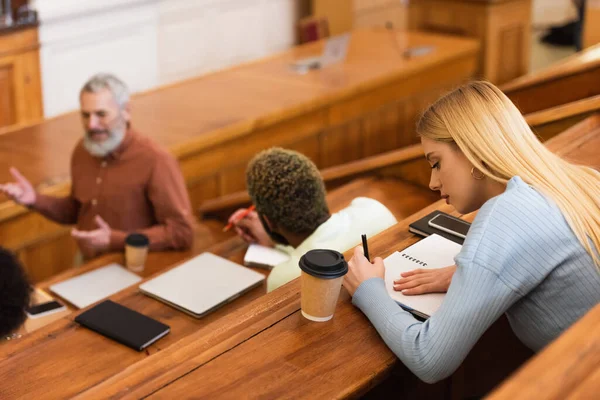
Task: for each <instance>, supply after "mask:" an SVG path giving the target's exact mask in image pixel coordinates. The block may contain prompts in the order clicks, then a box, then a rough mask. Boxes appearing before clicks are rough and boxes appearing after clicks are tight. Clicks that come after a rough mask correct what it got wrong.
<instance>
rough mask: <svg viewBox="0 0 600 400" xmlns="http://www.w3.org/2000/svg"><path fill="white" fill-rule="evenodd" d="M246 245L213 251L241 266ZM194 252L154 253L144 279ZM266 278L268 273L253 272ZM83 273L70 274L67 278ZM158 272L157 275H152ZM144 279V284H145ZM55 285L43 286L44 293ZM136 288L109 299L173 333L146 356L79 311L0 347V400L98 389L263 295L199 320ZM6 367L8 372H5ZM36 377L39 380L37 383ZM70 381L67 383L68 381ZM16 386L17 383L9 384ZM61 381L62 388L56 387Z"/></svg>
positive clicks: (113, 258) (254, 293) (115, 257)
mask: <svg viewBox="0 0 600 400" xmlns="http://www.w3.org/2000/svg"><path fill="white" fill-rule="evenodd" d="M246 248H247V245H246V244H245V243H244V242H243V241H242V240H241V239H238V238H234V239H230V240H228V241H226V242H224V243H221V244H219V245H217V246H214V247H213V248H211V249H209V251H211V252H213V253H215V254H219V255H221V256H223V257H225V258H228V259H230V260H231V261H234V262H237V263H239V264H243V256H244V254H245V250H246ZM192 255H193V254H192V252H164V253H151V254H150V255H149V258H148V261H147V268H146V269H145V270H144V272H143V273H142V274H141V275H143V276H145V277H147V279H148V278H149V277H152V276H153V275H158V273H160V272H161V271H162V272H164V270H165V267H166V266H168V265H171V264H173V263H175V265H176V264H177V263H178V262H181V261H183V260H184V259H186V258H188V257H190V256H192ZM123 261H124V260H123V256H122V255H120V254H110V255H107V256H104V257H101V258H99V259H97V260H94V261H93V262H92V263H90V264H88V265H86V266H85V267H84V269H83V271H87V270H91V269H95V268H98V267H100V266H103V265H106V264H107V263H111V262H120V263H123ZM254 270H255V271H257V272H262V273H266V271H265V270H261V269H258V268H256V269H254ZM83 271H73V272H72V271H69V274H64V275H61V278H62V279H64V278H65V277H68V276H69V275H71V274H72V275H76V274H79V273H82V272H83ZM154 272H158V273H154ZM62 279H61V280H62ZM147 279H146V280H147ZM52 283H54V281H53V280H52V281H48V282H45V283H44V284H43V285H41V288H40V289H45V288H47V287H48V286H49V285H51V284H52ZM137 287H138V285H134V286H131V287H129V288H128V289H125V290H123V291H121V292H119V293H118V294H116V295H114V296H111V297H110V298H111V299H112V300H113V301H115V302H118V303H120V304H122V305H124V306H126V307H129V308H131V309H133V310H136V311H138V312H141V313H143V314H145V315H147V316H149V317H151V318H155V319H158V320H160V321H161V322H164V323H166V324H168V325H169V326H170V327H171V332H170V333H169V334H168V335H167V336H165V337H164V338H163V339H161V340H159V341H158V342H157V343H156V344H154V345H152V346H150V347H148V348H147V349H146V350H145V351H142V352H136V351H133V350H131V349H130V348H128V347H126V346H123V345H121V344H119V343H117V342H114V341H112V340H110V339H108V338H105V337H104V336H102V335H99V334H97V333H95V332H93V331H91V330H88V329H86V328H83V327H80V326H79V325H78V324H77V323H75V322H74V321H73V320H74V318H75V317H76V316H77V315H79V313H80V312H81V311H75V312H72V313H71V314H70V315H69V316H68V317H66V318H63V319H61V320H59V321H56V322H54V323H52V324H50V325H48V326H45V327H43V328H41V329H39V330H37V331H35V332H32V333H30V334H27V335H25V336H23V337H22V338H21V339H19V340H18V341H11V342H5V343H2V344H0V370H4V371H3V372H0V375H3V377H2V378H0V381H1V382H2V384H0V398H3V399H4V398H12V397H19V396H27V397H32V398H45V397H53V398H66V397H70V396H74V395H76V394H77V393H79V392H80V391H82V390H84V389H87V388H89V387H91V386H94V385H96V384H98V383H100V382H102V381H103V380H105V379H107V378H109V377H110V376H112V375H114V374H116V373H118V372H120V371H122V370H123V369H125V368H127V367H130V366H131V365H133V364H135V363H136V362H138V361H140V360H142V359H144V358H146V357H148V356H149V355H151V354H154V353H157V352H160V351H161V350H162V349H165V348H166V347H168V346H171V345H173V344H174V343H176V342H177V341H178V340H180V339H181V338H183V337H185V336H187V335H189V334H192V333H194V332H196V331H198V330H199V329H202V328H204V327H207V326H208V327H210V329H209V330H208V331H212V330H214V329H218V328H217V327H215V326H213V325H211V324H212V323H213V322H214V321H216V320H218V319H220V318H222V317H223V316H225V315H227V314H229V313H231V312H232V311H233V310H235V309H237V308H240V307H243V306H244V305H246V304H248V303H250V302H252V301H253V300H254V299H256V298H258V297H260V296H262V295H263V294H264V293H265V290H266V289H265V288H266V285H264V284H263V285H261V286H259V287H257V288H255V289H253V290H251V291H250V292H248V293H246V294H245V295H243V296H242V297H240V298H238V299H236V301H235V302H232V303H230V304H228V305H225V306H224V307H222V308H220V309H219V310H217V311H216V312H214V313H212V314H210V315H208V316H206V317H204V318H201V319H195V318H193V317H191V316H188V315H187V314H185V313H182V312H180V311H178V310H176V309H174V308H172V307H170V306H167V305H166V304H163V303H161V302H159V301H157V300H154V299H151V298H149V297H147V296H145V295H143V294H142V293H140V292H139V291H138V288H137ZM5 368H6V369H5ZM33 377H36V378H35V379H33ZM66 377H68V383H67V381H66V379H67V378H66ZM9 382H13V383H14V385H13V383H9ZM57 382H61V384H59V385H58V384H56V383H57Z"/></svg>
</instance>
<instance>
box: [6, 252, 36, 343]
mask: <svg viewBox="0 0 600 400" xmlns="http://www.w3.org/2000/svg"><path fill="white" fill-rule="evenodd" d="M30 295H31V286H30V285H29V280H28V279H27V275H26V274H25V271H24V270H23V268H22V267H21V264H20V263H19V261H18V260H17V258H16V257H15V256H14V255H13V254H12V253H11V252H10V251H8V250H6V249H3V248H1V247H0V335H1V336H5V335H8V334H9V333H11V332H13V331H14V330H15V329H17V328H18V327H20V326H21V325H22V324H23V322H25V310H26V308H27V307H28V306H29V299H30Z"/></svg>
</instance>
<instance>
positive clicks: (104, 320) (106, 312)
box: [75, 300, 171, 351]
mask: <svg viewBox="0 0 600 400" xmlns="http://www.w3.org/2000/svg"><path fill="white" fill-rule="evenodd" d="M75 322H78V323H80V324H81V325H83V326H85V327H87V328H90V329H91V330H94V331H96V332H98V333H100V334H102V335H104V336H106V337H108V338H110V339H113V340H116V341H117V342H120V343H123V344H124V345H126V346H129V347H131V348H133V349H135V350H137V351H142V350H143V349H145V348H146V347H148V346H150V345H151V344H152V343H154V342H156V341H157V340H158V339H160V338H161V337H163V336H165V335H166V334H167V333H169V332H170V331H171V328H169V326H168V325H165V324H163V323H161V322H158V321H156V320H154V319H152V318H150V317H147V316H145V315H143V314H140V313H138V312H137V311H133V310H131V309H129V308H127V307H123V306H122V305H120V304H117V303H114V302H112V301H110V300H106V301H103V302H102V303H100V304H98V305H97V306H95V307H93V308H90V309H89V310H87V311H85V312H83V313H81V314H79V315H78V316H77V317H76V318H75Z"/></svg>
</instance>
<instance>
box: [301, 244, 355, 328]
mask: <svg viewBox="0 0 600 400" xmlns="http://www.w3.org/2000/svg"><path fill="white" fill-rule="evenodd" d="M298 265H299V266H300V269H301V270H302V273H301V276H300V287H301V292H300V293H301V294H300V305H301V307H302V315H303V316H304V317H305V318H307V319H309V320H311V321H316V322H324V321H329V320H330V319H331V318H333V314H334V312H335V306H336V304H337V300H338V297H339V295H340V290H341V288H342V281H343V280H344V275H346V273H347V272H348V264H347V263H346V260H344V256H343V255H342V254H340V253H339V252H337V251H335V250H325V249H317V250H311V251H309V252H307V253H306V254H304V255H303V256H302V258H300V262H299V263H298Z"/></svg>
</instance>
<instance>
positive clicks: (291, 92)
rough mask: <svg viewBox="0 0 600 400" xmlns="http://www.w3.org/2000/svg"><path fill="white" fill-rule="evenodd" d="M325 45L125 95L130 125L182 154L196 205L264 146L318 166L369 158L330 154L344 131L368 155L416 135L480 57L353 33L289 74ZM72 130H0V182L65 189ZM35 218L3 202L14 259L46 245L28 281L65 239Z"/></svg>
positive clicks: (472, 46)
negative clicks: (340, 55)
mask: <svg viewBox="0 0 600 400" xmlns="http://www.w3.org/2000/svg"><path fill="white" fill-rule="evenodd" d="M399 42H402V43H411V44H412V45H424V44H431V45H434V46H435V47H436V51H435V52H433V53H431V54H428V55H425V56H422V57H416V58H413V59H405V58H403V57H402V55H401V54H400V53H398V51H397V43H399ZM323 45H324V43H323V42H316V43H310V44H307V45H304V46H299V47H297V48H294V49H291V50H289V51H287V52H284V53H282V54H279V55H276V56H273V57H270V58H268V59H266V60H263V61H258V62H254V63H249V64H245V65H243V66H239V67H235V68H232V69H230V70H227V71H222V72H219V73H215V74H211V75H208V76H206V77H202V78H199V79H192V80H190V81H187V82H185V83H181V84H176V85H172V86H169V87H167V88H163V89H159V90H155V91H152V92H149V93H146V94H142V95H139V96H135V97H134V99H133V122H134V126H135V128H136V129H138V130H139V131H140V132H142V133H143V134H145V135H148V136H150V137H152V138H153V139H155V140H156V141H157V142H158V143H160V144H161V145H163V146H166V147H167V148H169V149H170V151H171V152H172V153H173V154H174V155H175V156H176V157H177V158H178V159H179V163H180V166H181V169H182V172H183V175H184V177H185V180H186V183H187V185H188V187H189V190H190V196H191V199H192V202H193V203H192V204H193V206H194V207H197V206H199V205H200V204H201V202H202V201H204V200H207V199H211V198H216V197H220V196H223V195H227V194H229V193H234V192H237V191H239V190H241V189H244V187H245V178H244V175H245V173H244V172H245V167H246V165H247V163H248V161H249V160H250V159H251V158H252V157H253V156H254V155H255V154H256V153H257V152H258V151H260V150H263V149H266V148H269V147H272V146H281V147H288V148H292V149H296V150H299V151H301V152H303V153H305V154H306V155H307V156H309V157H310V158H311V159H313V160H314V161H315V162H316V163H317V165H319V166H320V167H322V166H323V165H325V164H327V165H329V166H332V165H336V163H338V162H345V161H351V160H354V159H358V158H360V157H364V156H365V155H366V154H367V152H366V151H364V150H363V148H362V147H360V148H359V151H354V150H353V151H344V150H343V149H341V148H338V147H337V144H340V143H343V144H344V146H345V148H346V149H349V148H350V146H353V145H352V143H351V142H346V139H345V138H344V136H343V133H340V132H342V131H348V132H351V135H354V136H352V138H353V139H352V140H354V139H356V135H359V137H358V140H359V142H361V143H363V144H364V141H365V137H366V136H365V135H367V133H368V135H369V138H370V141H371V142H372V143H373V144H374V145H376V146H375V147H373V148H371V149H370V150H369V152H370V153H375V152H381V151H384V149H385V150H390V149H392V148H393V147H394V146H395V145H398V144H399V143H405V142H407V141H410V140H414V134H413V133H412V126H414V121H413V119H412V117H407V115H408V114H406V110H407V109H408V108H410V109H414V111H415V112H417V111H420V110H419V107H420V105H421V104H422V103H421V101H422V100H421V98H422V97H423V96H425V97H428V98H433V97H436V96H438V95H439V94H440V93H441V92H442V91H444V90H445V89H446V88H448V87H452V86H455V85H457V84H459V83H461V82H464V81H465V80H467V79H468V78H469V77H471V76H472V75H473V73H474V71H475V69H476V63H477V54H478V53H477V52H478V45H477V43H476V42H475V41H473V40H468V39H463V38H450V37H444V36H439V35H432V34H423V33H416V32H412V33H401V32H393V31H389V30H382V31H378V30H368V31H355V32H353V33H352V39H351V43H350V47H349V49H348V57H347V59H346V61H345V62H344V63H343V64H338V65H332V66H330V67H328V68H325V69H323V70H319V71H311V72H310V73H308V74H305V75H298V74H295V73H294V72H293V71H291V69H290V68H289V65H290V63H291V62H293V60H296V59H298V58H303V57H307V56H311V55H314V54H318V53H319V52H321V51H322V48H323ZM399 104H400V105H401V106H400V108H398V105H399ZM403 107H406V108H403ZM367 121H368V122H367ZM405 124H407V127H409V128H408V129H407V128H405V127H404V125H405ZM357 130H359V131H360V132H358V131H357ZM330 134H331V135H333V136H331V140H329V139H328V137H329V135H330ZM81 135H82V132H81V123H80V120H79V115H78V113H76V112H75V113H70V114H66V115H64V116H61V117H57V118H54V119H52V120H49V121H45V122H44V123H41V124H36V125H32V126H30V127H27V128H22V129H14V130H9V131H6V132H4V134H2V135H0V153H1V157H0V182H5V181H10V180H12V178H11V176H10V175H9V173H8V168H9V167H10V166H16V167H18V168H19V169H20V170H21V172H22V173H23V174H24V175H25V176H26V177H28V178H29V179H30V180H31V181H32V183H33V184H34V185H35V186H36V187H38V188H40V187H44V188H45V189H44V191H45V193H47V194H51V195H52V194H63V195H64V194H66V193H68V192H69V184H68V179H67V177H68V176H69V158H68V157H65V155H66V154H70V153H71V151H72V149H73V147H74V146H75V144H76V143H77V141H79V140H80V138H81ZM403 135H409V136H410V139H407V138H404V137H403ZM56 138H60V140H56ZM342 151H343V155H342V154H341V152H342ZM3 200H4V199H3ZM33 216H35V217H33ZM31 218H33V219H31ZM35 218H41V217H39V216H37V215H35V214H32V213H31V212H29V210H27V209H25V208H23V207H19V206H16V205H14V204H13V203H12V202H8V201H0V221H2V222H1V223H0V239H2V238H6V240H7V243H9V244H10V248H11V249H13V250H15V251H19V252H23V254H26V253H30V252H32V254H40V257H41V255H42V254H45V253H46V251H44V252H42V251H38V250H36V248H37V247H40V248H42V247H43V248H45V249H47V250H48V252H47V254H48V255H49V256H48V259H47V261H46V263H45V264H44V266H42V265H40V266H39V268H46V271H45V272H42V271H40V272H38V273H36V274H34V276H48V274H49V273H51V272H54V271H57V270H59V269H60V268H65V267H66V265H65V264H62V260H57V261H56V262H55V261H54V260H53V259H52V257H51V255H52V254H55V253H54V251H55V250H54V249H51V247H52V246H51V245H49V244H48V245H46V244H45V243H46V242H52V243H56V244H58V243H62V242H61V241H56V237H57V236H59V235H68V229H65V228H63V227H58V226H55V227H51V226H49V225H48V226H47V225H39V226H40V227H41V228H40V229H38V225H36V224H41V222H40V221H38V220H37V219H35ZM14 226H22V227H23V228H22V229H21V228H15V227H14ZM31 228H33V229H31ZM56 251H59V250H56ZM65 251H66V250H65ZM36 257H38V256H36Z"/></svg>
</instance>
